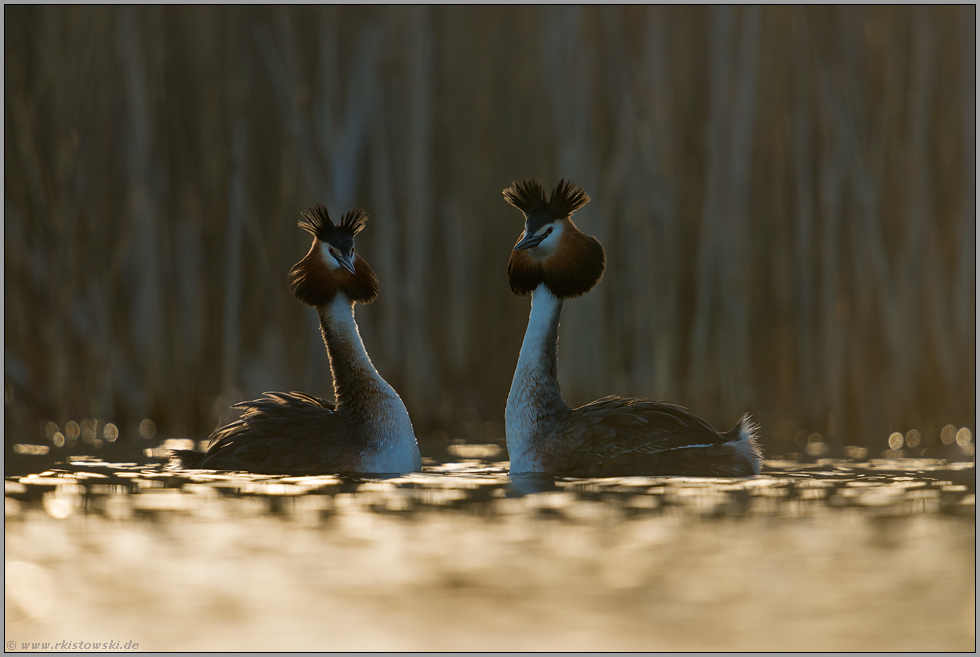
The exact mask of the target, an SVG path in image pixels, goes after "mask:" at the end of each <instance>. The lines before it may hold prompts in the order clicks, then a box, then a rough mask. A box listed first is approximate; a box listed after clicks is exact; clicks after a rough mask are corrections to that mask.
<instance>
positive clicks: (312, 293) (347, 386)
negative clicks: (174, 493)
mask: <svg viewBox="0 0 980 657" xmlns="http://www.w3.org/2000/svg"><path fill="white" fill-rule="evenodd" d="M367 218H368V217H367V213H366V212H364V210H361V209H355V210H352V211H351V212H349V213H347V214H346V215H344V217H343V219H341V221H340V224H338V225H336V226H335V225H334V223H333V222H332V221H331V220H330V217H329V216H328V215H327V210H326V208H325V207H323V206H322V205H317V206H316V207H314V208H312V209H310V210H309V211H307V212H304V213H303V214H302V219H301V220H300V222H299V225H300V227H301V228H303V229H304V230H306V231H307V232H309V233H311V234H312V235H313V246H312V247H311V248H310V251H309V253H307V254H306V257H304V258H303V259H302V260H300V261H299V262H298V263H297V264H296V265H295V266H294V267H293V268H292V269H291V270H290V272H289V287H290V289H291V290H292V292H293V294H294V295H295V296H296V298H297V299H299V300H300V301H301V302H303V303H304V304H306V305H308V306H313V307H314V308H316V311H317V314H318V315H319V317H320V329H321V332H322V334H323V340H324V342H325V343H326V346H327V354H328V356H329V359H330V371H331V374H332V376H333V387H334V398H335V400H336V401H335V402H330V401H326V400H324V399H319V398H317V397H313V396H311V395H308V394H306V393H302V392H288V393H286V392H268V393H265V396H263V397H262V398H260V399H256V400H253V401H246V402H241V403H238V404H235V405H234V406H233V408H240V409H242V410H243V411H244V413H243V414H242V416H241V418H240V419H239V420H237V421H235V422H232V423H230V424H228V425H226V426H223V427H221V428H220V429H217V430H216V431H215V432H214V433H212V434H211V443H210V446H209V447H208V450H207V452H206V453H201V452H197V451H194V450H174V452H173V455H172V458H171V463H170V467H171V468H174V469H187V468H191V469H210V470H244V471H248V472H256V473H264V474H328V473H401V472H411V471H416V470H420V469H421V467H422V460H421V456H420V454H419V448H418V442H417V441H416V438H415V432H414V430H413V429H412V422H411V420H410V419H409V416H408V411H407V410H406V408H405V404H404V403H402V400H401V398H400V397H399V396H398V393H396V392H395V391H394V389H393V388H392V387H391V386H390V385H388V383H387V382H386V381H385V380H384V379H383V378H381V375H380V374H378V371H377V370H376V369H375V367H374V365H373V364H372V363H371V359H370V358H369V357H368V354H367V351H366V350H365V348H364V343H363V342H362V341H361V336H360V334H359V332H358V330H357V323H356V322H355V321H354V304H355V303H371V302H372V301H374V299H375V297H377V295H378V279H377V277H376V276H375V275H374V272H373V271H372V270H371V267H370V265H368V263H367V261H365V260H364V259H363V258H362V257H361V256H360V255H359V254H357V253H356V252H355V250H354V236H355V235H357V233H359V232H360V231H361V229H363V228H364V223H365V221H367Z"/></svg>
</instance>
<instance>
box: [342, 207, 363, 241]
mask: <svg viewBox="0 0 980 657" xmlns="http://www.w3.org/2000/svg"><path fill="white" fill-rule="evenodd" d="M367 220H368V214H367V212H365V211H364V210H363V209H361V208H354V209H353V210H351V211H350V212H348V213H347V214H345V215H344V217H343V218H342V219H341V220H340V226H339V227H338V228H339V229H340V230H344V231H348V232H350V236H351V237H354V236H355V235H357V234H358V233H359V232H361V231H362V230H364V224H365V222H367Z"/></svg>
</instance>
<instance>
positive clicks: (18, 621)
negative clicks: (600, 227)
mask: <svg viewBox="0 0 980 657" xmlns="http://www.w3.org/2000/svg"><path fill="white" fill-rule="evenodd" d="M767 466H768V467H767V469H766V474H765V475H763V476H760V477H755V478H749V479H704V478H684V477H622V478H608V479H554V478H548V477H534V476H525V477H514V478H509V477H507V476H506V470H505V467H504V464H486V463H481V462H478V461H466V462H460V463H451V464H445V465H441V466H436V467H430V468H427V471H426V472H424V473H417V474H411V475H406V476H400V477H389V478H383V477H366V478H349V477H338V476H318V477H276V476H255V475H240V474H239V475H236V474H225V473H212V472H200V473H195V474H188V473H180V474H175V473H167V472H162V471H160V470H159V469H158V468H148V467H144V466H136V465H128V466H127V465H115V466H114V465H110V464H105V463H102V462H98V461H94V460H93V461H88V462H81V463H76V464H73V465H72V466H70V467H66V468H64V469H58V470H51V471H47V472H43V473H38V474H35V475H28V476H25V477H8V478H7V479H6V480H5V507H4V508H5V514H6V533H5V572H6V575H7V576H6V585H5V595H6V605H5V608H6V611H5V629H6V636H7V638H8V639H15V640H17V641H29V640H38V641H44V640H52V641H58V640H61V639H62V638H64V637H66V636H67V637H75V636H77V637H79V639H80V640H83V639H85V638H86V637H94V636H95V635H98V636H113V637H123V638H125V639H133V640H136V641H139V643H140V646H141V648H145V649H148V650H167V651H173V650H419V651H423V650H424V651H430V650H643V651H648V650H649V651H653V650H657V651H662V650H663V651H665V650H718V651H729V650H820V651H824V650H929V651H933V650H972V647H973V644H974V635H975V619H974V615H973V614H974V612H973V609H974V606H973V598H974V594H975V590H974V581H975V566H974V551H975V518H974V513H975V491H976V486H975V468H974V466H973V464H972V463H962V464H952V465H947V464H945V463H942V462H928V461H925V460H921V459H920V460H912V459H903V460H896V461H884V460H880V461H871V462H868V463H862V464H856V463H854V462H849V461H836V462H835V461H830V460H827V461H824V462H821V463H819V464H817V465H809V466H803V465H800V464H794V463H790V462H783V463H777V462H769V463H768V464H767Z"/></svg>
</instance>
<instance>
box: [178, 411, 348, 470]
mask: <svg viewBox="0 0 980 657" xmlns="http://www.w3.org/2000/svg"><path fill="white" fill-rule="evenodd" d="M232 408H241V409H244V411H245V412H244V413H243V414H242V417H241V418H240V419H239V420H236V421H235V422H232V423H230V424H227V425H225V426H223V427H221V428H220V429H217V430H216V431H215V432H214V433H212V434H211V444H210V446H209V447H208V451H207V453H206V454H205V455H204V458H203V459H202V460H201V462H200V464H199V465H198V466H197V467H198V468H203V469H211V470H245V471H248V472H255V473H262V474H326V473H336V472H353V471H354V470H355V469H356V465H357V463H358V462H359V460H360V458H361V453H360V450H359V449H358V443H357V441H355V440H352V435H351V432H350V431H349V430H347V428H346V427H345V424H346V423H345V422H344V418H343V417H342V416H341V415H340V414H338V413H337V411H336V405H335V404H334V403H333V402H329V401H326V400H324V399H319V398H318V397H313V396H312V395H308V394H306V393H302V392H290V393H285V392H267V393H265V396H263V397H261V398H259V399H255V400H252V401H246V402H240V403H238V404H235V405H234V406H233V407H232Z"/></svg>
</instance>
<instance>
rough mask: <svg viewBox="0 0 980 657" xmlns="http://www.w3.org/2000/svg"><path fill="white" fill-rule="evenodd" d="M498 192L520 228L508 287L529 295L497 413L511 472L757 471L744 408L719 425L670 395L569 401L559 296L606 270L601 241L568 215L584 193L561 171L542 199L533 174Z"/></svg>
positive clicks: (584, 199) (582, 289)
mask: <svg viewBox="0 0 980 657" xmlns="http://www.w3.org/2000/svg"><path fill="white" fill-rule="evenodd" d="M504 200H506V201H507V203H509V204H510V205H513V206H514V207H515V208H517V209H518V210H520V211H521V212H523V213H524V216H525V222H524V234H523V235H522V236H521V239H520V240H519V241H518V242H517V244H516V245H514V250H513V251H512V252H511V254H510V262H509V263H508V265H507V275H508V277H509V279H510V288H511V290H512V291H513V292H514V294H517V295H519V296H527V295H531V316H530V318H529V319H528V324H527V333H526V334H525V335H524V344H523V345H522V346H521V355H520V357H519V358H518V361H517V370H516V371H515V372H514V380H513V382H512V383H511V386H510V394H509V395H508V396H507V409H506V411H505V413H504V418H505V424H506V434H507V451H508V452H509V453H510V471H511V472H512V473H514V474H520V473H547V474H562V475H568V476H580V477H612V476H626V475H688V476H725V477H742V476H749V475H755V474H758V473H759V465H760V460H761V455H760V452H759V448H758V446H757V445H756V432H757V430H758V427H757V425H755V424H754V423H753V422H752V420H751V419H750V417H749V415H748V414H746V415H743V416H742V418H741V419H740V420H739V421H738V423H737V424H736V425H735V427H734V428H733V429H732V430H731V431H727V432H725V433H720V432H718V431H716V430H714V429H713V428H711V426H709V425H708V423H707V422H705V421H704V420H702V419H700V418H698V417H696V416H694V415H692V414H691V413H689V412H688V411H687V410H685V409H684V408H682V407H681V406H677V405H676V404H670V403H666V402H656V401H650V400H647V399H635V398H624V397H617V396H610V397H603V398H602V399H598V400H596V401H594V402H592V403H590V404H586V405H585V406H581V407H579V408H576V409H572V408H571V407H569V405H568V404H566V403H565V400H564V398H562V396H561V390H560V389H559V387H558V321H559V319H560V316H561V306H562V301H563V300H564V299H567V298H571V297H577V296H581V295H583V294H585V293H586V292H588V291H589V290H591V289H592V288H593V286H595V284H596V283H597V282H598V281H599V279H600V278H601V277H602V272H603V270H604V269H605V254H604V252H603V249H602V245H601V244H599V241H598V240H597V239H596V238H594V237H590V236H588V235H586V234H584V233H583V232H582V231H580V230H579V229H578V228H577V227H576V226H575V224H574V223H572V220H571V215H572V213H573V212H575V211H576V210H578V209H579V208H581V207H582V206H584V205H585V204H586V203H588V202H589V195H588V194H586V193H585V191H584V190H583V189H582V188H581V187H577V186H575V185H573V184H571V183H566V182H565V181H564V180H562V181H561V182H559V183H558V185H557V186H556V187H555V189H554V191H552V193H551V199H550V200H548V201H546V200H545V191H544V189H543V188H542V187H541V185H540V184H538V183H537V182H535V181H527V180H526V181H522V182H515V183H514V184H513V185H511V186H510V187H508V188H507V189H505V190H504Z"/></svg>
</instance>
